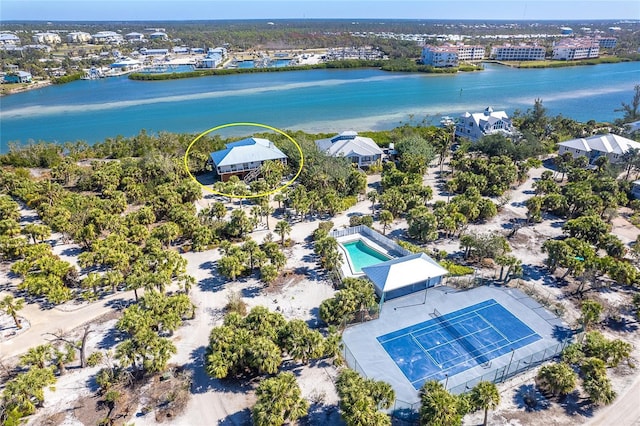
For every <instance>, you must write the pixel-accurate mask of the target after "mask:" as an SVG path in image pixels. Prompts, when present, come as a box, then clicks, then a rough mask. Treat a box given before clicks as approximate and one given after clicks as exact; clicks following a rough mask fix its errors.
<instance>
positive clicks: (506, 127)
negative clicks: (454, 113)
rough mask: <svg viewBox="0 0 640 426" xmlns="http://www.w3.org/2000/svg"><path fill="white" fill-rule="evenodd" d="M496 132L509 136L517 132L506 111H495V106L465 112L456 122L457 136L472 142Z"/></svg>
mask: <svg viewBox="0 0 640 426" xmlns="http://www.w3.org/2000/svg"><path fill="white" fill-rule="evenodd" d="M494 133H501V134H503V135H505V136H507V137H508V136H513V135H514V134H515V130H514V128H513V124H512V123H511V119H510V118H509V116H508V115H507V113H506V112H505V111H494V110H493V108H491V107H487V108H486V109H485V110H484V111H483V112H477V113H474V114H471V113H469V112H465V113H464V114H462V115H461V116H460V118H459V119H458V121H457V123H456V136H458V137H462V138H466V139H469V140H471V141H472V142H476V141H478V140H480V138H481V137H483V136H486V135H491V134H494Z"/></svg>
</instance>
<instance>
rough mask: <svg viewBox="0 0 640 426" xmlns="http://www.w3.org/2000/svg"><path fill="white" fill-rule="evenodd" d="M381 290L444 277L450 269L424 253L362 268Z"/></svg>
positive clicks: (385, 290) (386, 290)
mask: <svg viewBox="0 0 640 426" xmlns="http://www.w3.org/2000/svg"><path fill="white" fill-rule="evenodd" d="M362 272H364V273H365V274H366V275H367V277H368V278H369V279H370V280H371V281H372V282H373V285H374V286H375V287H376V288H378V290H380V292H381V293H382V292H388V291H391V290H396V289H399V288H402V287H407V286H410V285H412V284H416V283H420V282H424V281H427V280H429V279H431V278H436V277H442V276H444V275H447V274H448V273H449V271H447V270H446V269H445V268H443V267H442V266H440V265H439V264H438V262H436V261H435V260H433V259H432V258H430V257H429V256H427V255H426V254H424V253H416V254H412V255H409V256H404V257H400V258H397V259H393V260H389V261H387V262H382V263H378V264H376V265H372V266H366V267H364V268H362Z"/></svg>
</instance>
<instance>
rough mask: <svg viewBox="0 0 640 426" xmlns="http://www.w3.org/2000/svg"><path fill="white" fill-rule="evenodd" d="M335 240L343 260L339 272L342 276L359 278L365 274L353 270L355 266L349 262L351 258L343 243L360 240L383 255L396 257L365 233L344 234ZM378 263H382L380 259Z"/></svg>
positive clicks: (391, 257)
mask: <svg viewBox="0 0 640 426" xmlns="http://www.w3.org/2000/svg"><path fill="white" fill-rule="evenodd" d="M336 240H337V241H338V246H339V247H340V253H341V254H342V259H343V260H344V262H342V265H340V272H341V273H342V276H343V277H347V278H351V277H353V278H361V277H364V276H365V275H364V272H355V270H356V268H355V266H354V265H353V264H352V263H351V258H350V257H349V253H347V249H345V248H344V246H343V244H346V243H351V242H354V241H358V240H360V241H362V242H363V243H365V244H366V245H368V246H369V247H371V248H372V249H374V250H376V251H378V252H380V253H382V254H384V255H385V256H389V258H390V259H395V258H396V256H394V255H393V254H391V253H389V250H387V249H385V248H384V247H382V246H381V245H380V244H377V243H376V242H374V241H373V240H371V239H369V238H367V236H366V235H362V234H353V235H346V236H344V237H338V238H336ZM380 263H382V261H381V262H380Z"/></svg>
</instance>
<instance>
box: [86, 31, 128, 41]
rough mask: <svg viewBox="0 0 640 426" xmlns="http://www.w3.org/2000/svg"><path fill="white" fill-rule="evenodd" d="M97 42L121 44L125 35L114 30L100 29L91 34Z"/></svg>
mask: <svg viewBox="0 0 640 426" xmlns="http://www.w3.org/2000/svg"><path fill="white" fill-rule="evenodd" d="M91 38H92V39H93V43H95V44H120V43H122V42H123V41H124V37H122V35H121V34H118V33H116V32H114V31H99V32H97V33H95V34H93V35H92V36H91Z"/></svg>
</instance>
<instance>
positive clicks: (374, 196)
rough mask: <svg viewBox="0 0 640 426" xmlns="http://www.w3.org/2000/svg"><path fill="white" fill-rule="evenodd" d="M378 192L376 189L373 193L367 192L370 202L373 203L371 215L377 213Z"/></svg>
mask: <svg viewBox="0 0 640 426" xmlns="http://www.w3.org/2000/svg"><path fill="white" fill-rule="evenodd" d="M378 197H379V194H378V191H376V190H375V189H372V190H371V191H369V192H367V199H368V200H369V201H371V213H372V214H373V213H375V209H374V207H375V205H376V201H378Z"/></svg>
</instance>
